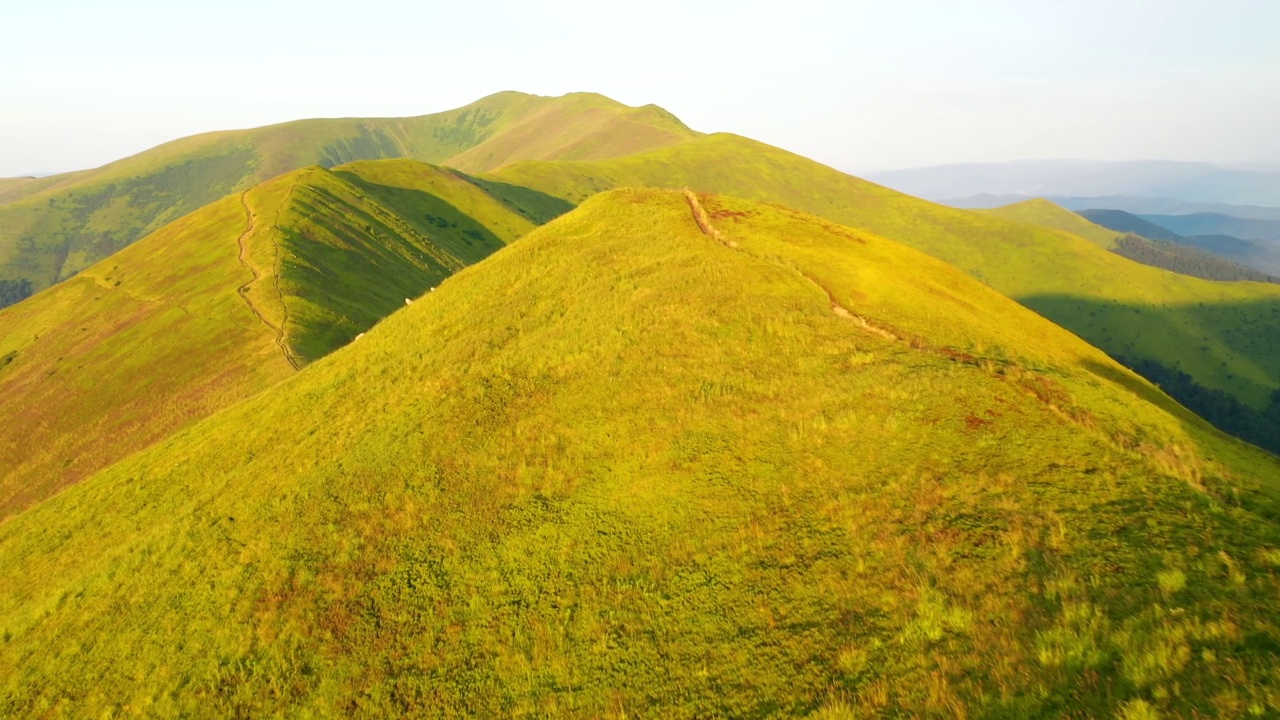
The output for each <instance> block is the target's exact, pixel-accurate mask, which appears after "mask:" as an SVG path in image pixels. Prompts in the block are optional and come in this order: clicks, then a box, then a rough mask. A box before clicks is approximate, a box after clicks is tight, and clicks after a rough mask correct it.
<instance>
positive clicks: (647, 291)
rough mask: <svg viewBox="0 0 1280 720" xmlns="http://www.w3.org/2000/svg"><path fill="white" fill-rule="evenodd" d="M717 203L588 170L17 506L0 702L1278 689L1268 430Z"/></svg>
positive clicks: (67, 712) (952, 705) (228, 709)
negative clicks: (517, 221)
mask: <svg viewBox="0 0 1280 720" xmlns="http://www.w3.org/2000/svg"><path fill="white" fill-rule="evenodd" d="M696 201H697V202H696V204H695V205H691V204H690V202H689V200H688V199H687V198H686V197H685V196H683V195H681V194H679V193H661V192H652V191H649V192H636V191H629V192H617V193H609V194H607V195H604V196H601V197H597V198H593V199H591V200H590V201H589V202H587V203H585V204H584V205H583V206H582V207H580V208H578V209H577V210H576V211H574V212H572V213H570V214H568V215H566V216H564V217H562V218H560V219H559V220H557V221H555V222H553V223H551V224H550V225H548V226H546V227H544V228H542V229H540V230H537V231H535V232H533V233H531V234H530V235H529V236H527V237H525V238H523V239H522V240H521V241H520V242H518V243H515V244H513V245H512V246H510V247H509V248H507V249H504V250H502V251H501V252H499V253H497V254H495V255H494V256H493V257H491V258H489V259H487V260H486V261H484V262H482V263H479V264H477V265H475V266H473V267H471V268H468V269H466V270H464V271H462V272H460V273H458V274H457V275H456V276H454V277H453V278H450V279H449V280H448V281H446V282H445V283H444V284H443V285H442V286H441V287H440V288H439V289H438V290H437V291H436V292H434V293H431V294H429V295H427V296H426V297H424V298H423V299H422V300H420V301H418V302H415V303H414V304H413V305H412V306H410V307H406V308H403V309H402V310H401V311H400V312H397V313H396V314H395V315H393V316H391V317H390V318H388V319H387V320H385V321H384V322H383V323H381V324H380V325H379V326H377V327H375V328H374V329H373V330H372V331H370V332H369V333H368V334H367V335H366V336H365V337H364V338H362V339H361V341H360V342H357V343H354V344H352V345H349V346H348V347H346V348H343V349H342V350H340V351H338V352H335V353H334V354H332V355H330V356H329V357H327V358H325V359H324V360H322V361H320V362H318V363H316V364H315V365H313V366H312V367H310V368H308V369H307V371H306V372H304V373H302V374H300V375H299V376H298V377H296V378H295V379H293V380H292V381H290V382H288V383H284V384H281V385H279V386H277V387H276V388H273V389H272V390H269V391H267V392H265V393H263V394H261V395H259V396H257V397H255V398H253V399H251V400H249V401H247V402H245V403H242V404H239V405H236V406H235V407H233V408H230V409H229V410H227V411H225V412H222V413H219V414H218V415H216V416H214V417H212V418H210V419H209V420H208V421H206V422H204V423H201V424H200V425H198V426H196V427H194V428H192V429H190V430H189V431H187V432H184V433H182V434H180V435H178V436H176V437H175V438H173V439H172V440H170V441H168V442H166V443H164V444H162V445H159V446H157V447H155V448H153V449H151V450H148V451H146V452H144V453H142V454H140V455H138V456H135V457H134V458H131V459H129V460H128V461H125V462H124V463H121V464H119V465H117V466H115V467H113V468H111V469H109V470H108V471H105V472H103V473H101V474H99V475H97V476H95V477H94V478H92V479H90V480H89V481H88V482H86V483H83V484H81V485H79V486H77V487H75V488H73V489H72V490H70V491H68V492H66V493H64V494H62V495H59V496H58V497H56V498H54V499H52V500H50V501H49V502H46V503H43V504H41V505H39V506H37V507H35V508H32V509H31V510H28V511H27V512H25V513H23V514H22V515H20V516H18V517H16V518H14V519H13V520H11V521H10V522H8V523H6V524H4V525H0V563H3V565H4V567H6V568H9V569H10V570H11V572H7V573H5V574H4V575H3V576H0V627H3V628H5V638H6V642H5V643H3V644H0V668H2V669H3V670H4V672H3V673H0V677H3V678H5V679H4V680H3V681H2V682H4V683H5V693H4V695H3V698H4V700H3V702H4V703H5V705H4V709H5V711H6V712H8V713H10V714H43V715H47V716H52V717H57V716H83V715H87V714H100V713H101V712H103V711H104V709H111V708H115V709H117V711H119V712H145V713H146V714H149V715H156V716H178V715H183V714H190V713H199V714H211V715H241V716H263V715H275V714H285V715H328V716H334V715H347V716H352V715H359V716H363V717H379V716H403V715H406V714H410V715H413V714H430V715H438V716H548V715H555V716H577V717H602V716H611V717H622V716H662V717H706V716H736V717H740V716H760V717H764V716H779V717H783V716H785V717H804V716H814V717H827V718H830V717H854V718H858V717H877V716H885V715H904V716H927V715H939V716H943V715H945V716H954V715H957V714H960V713H964V712H967V713H968V714H969V715H970V716H991V715H1006V716H1050V715H1064V714H1076V715H1082V716H1095V717H1109V716H1115V715H1121V714H1124V713H1126V712H1127V713H1130V714H1133V713H1138V712H1145V713H1147V714H1148V715H1150V714H1151V713H1156V712H1160V713H1166V714H1169V715H1172V716H1177V715H1180V714H1189V713H1192V712H1200V713H1219V714H1231V713H1232V712H1233V711H1234V710H1236V709H1241V708H1245V709H1247V708H1251V707H1252V708H1259V709H1261V710H1262V711H1263V712H1264V713H1265V712H1275V711H1280V695H1278V692H1280V690H1278V689H1277V686H1276V682H1277V670H1278V667H1277V662H1278V661H1277V658H1276V656H1275V655H1274V653H1273V652H1271V651H1270V649H1271V648H1274V647H1276V646H1277V644H1280V631H1278V630H1277V628H1276V626H1275V623H1274V619H1275V618H1274V607H1275V605H1276V603H1277V601H1280V597H1277V594H1278V592H1280V591H1278V589H1277V588H1278V587H1280V577H1278V576H1277V573H1278V572H1280V567H1278V566H1280V557H1277V555H1276V552H1277V551H1276V547H1277V546H1278V545H1280V529H1278V528H1277V526H1276V524H1275V521H1274V520H1271V519H1268V514H1273V513H1275V512H1276V510H1277V509H1278V507H1277V505H1276V501H1277V496H1276V490H1277V488H1276V486H1275V476H1276V472H1277V470H1280V467H1278V466H1277V464H1276V460H1275V459H1274V458H1269V457H1267V456H1265V455H1263V454H1261V453H1259V452H1257V451H1256V450H1253V449H1251V448H1249V447H1247V446H1244V445H1242V444H1239V443H1235V442H1233V441H1229V440H1227V439H1225V438H1223V437H1221V436H1220V435H1218V434H1216V433H1214V432H1212V431H1211V430H1209V429H1207V428H1206V427H1205V426H1204V425H1203V423H1201V422H1200V421H1199V420H1198V419H1196V418H1195V417H1194V416H1191V415H1190V414H1188V413H1186V412H1185V411H1183V410H1182V409H1181V408H1179V407H1178V406H1177V405H1175V404H1173V403H1171V402H1170V401H1169V400H1168V399H1167V398H1165V397H1164V396H1163V395H1161V394H1160V393H1159V392H1158V391H1156V390H1155V389H1154V388H1152V387H1151V386H1150V385H1148V384H1147V383H1145V382H1143V381H1142V380H1141V379H1139V378H1138V377H1136V376H1134V375H1132V374H1131V373H1128V372H1127V371H1125V370H1124V369H1123V368H1120V367H1119V366H1117V365H1115V364H1114V363H1113V362H1112V361H1110V360H1109V359H1108V358H1107V357H1106V356H1105V355H1103V354H1102V353H1100V352H1098V351H1097V350H1095V349H1094V348H1092V347H1090V346H1088V345H1086V344H1085V343H1083V342H1081V341H1080V340H1079V339H1078V338H1076V337H1074V336H1072V335H1070V334H1069V333H1066V332H1063V331H1062V330H1061V329H1060V328H1058V327H1056V326H1054V325H1052V324H1051V323H1049V322H1047V321H1044V320H1043V319H1041V318H1038V317H1037V316H1035V315H1034V314H1033V313H1031V312H1029V311H1027V310H1026V309H1024V308H1022V307H1019V306H1018V305H1016V304H1015V303H1013V302H1012V301H1010V300H1008V299H1007V298H1005V297H1003V296H1000V295H999V294H997V293H995V292H994V291H992V290H990V289H988V288H986V287H984V286H982V285H981V284H979V283H976V282H974V281H973V280H972V279H971V278H969V277H968V276H966V275H964V274H963V273H960V272H957V271H956V270H954V269H953V268H950V267H948V266H946V265H944V264H943V263H941V262H938V261H936V260H934V259H932V258H929V257H927V256H924V255H922V254H920V253H918V252H915V251H912V250H910V249H907V248H905V247H903V246H900V245H897V244H895V243H891V242H888V241H885V240H883V239H880V238H878V237H875V236H873V235H870V234H866V233H862V232H859V231H853V230H849V229H847V228H842V227H839V226H835V225H832V224H831V223H830V222H828V221H824V220H820V219H817V218H813V217H810V216H805V215H801V214H799V213H795V212H793V211H789V210H786V209H784V208H778V207H775V206H765V205H757V204H752V203H747V202H742V201H737V200H726V199H717V198H713V197H702V198H700V199H696ZM568 298H572V301H568V300H567V299H568ZM658 419H660V421H659V422H655V420H658ZM89 517H91V518H92V521H91V522H86V518H89ZM107 628H110V629H111V631H110V632H104V631H105V630H106V629H107ZM90 638H92V641H90V640H89V639H90ZM1170 688H1177V692H1171V691H1170Z"/></svg>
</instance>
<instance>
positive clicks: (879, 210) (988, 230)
mask: <svg viewBox="0 0 1280 720" xmlns="http://www.w3.org/2000/svg"><path fill="white" fill-rule="evenodd" d="M495 177H498V178H501V179H503V180H506V181H508V182H511V183H514V184H517V185H525V186H528V187H531V188H536V189H538V190H542V191H543V192H546V193H548V194H551V195H555V196H557V197H561V198H564V199H566V200H568V201H571V202H580V201H581V200H583V199H584V198H586V197H589V196H590V195H592V194H593V193H596V192H600V191H602V190H606V189H609V188H613V187H626V186H648V187H654V186H656V187H682V186H689V187H693V188H696V189H698V190H704V191H708V192H722V193H727V194H732V195H736V196H739V197H744V198H748V199H756V200H767V201H773V202H780V203H783V204H785V205H788V206H791V207H795V208H798V209H801V210H805V211H807V212H812V213H814V214H817V215H820V216H822V217H825V218H828V219H830V220H834V221H836V222H840V223H844V224H847V225H850V226H853V227H858V228H863V229H866V230H869V231H871V232H875V233H879V234H880V235H883V236H884V237H888V238H891V239H894V240H897V241H899V242H903V243H905V244H907V245H910V246H912V247H915V248H918V249H920V250H923V251H925V252H926V253H928V254H930V255H933V256H934V257H937V258H940V259H942V260H945V261H946V262H949V263H951V264H953V265H955V266H956V267H959V268H961V269H963V270H966V271H968V272H969V273H970V274H972V275H973V276H974V277H976V278H978V279H980V280H982V281H983V282H985V283H987V284H989V285H991V286H992V287H994V288H995V289H997V290H999V291H1000V292H1002V293H1004V294H1006V295H1008V296H1010V297H1013V298H1015V299H1017V300H1018V301H1020V302H1022V303H1023V304H1024V305H1026V306H1028V307H1030V308H1032V309H1034V310H1036V311H1037V312H1039V313H1041V314H1043V315H1044V316H1046V317H1048V318H1049V319H1051V320H1053V321H1054V322H1056V323H1058V324H1060V325H1062V326H1063V327H1065V328H1067V329H1068V330H1071V331H1072V332H1074V333H1076V334H1077V335H1080V336H1081V337H1083V338H1084V339H1085V340H1088V341H1089V342H1090V343H1092V344H1094V345H1096V346H1098V347H1100V348H1102V349H1104V350H1106V351H1107V352H1109V353H1112V354H1114V355H1119V356H1123V357H1126V358H1132V359H1139V358H1147V359H1152V360H1157V361H1159V362H1160V363H1162V364H1164V365H1166V366H1169V367H1174V368H1177V369H1178V370H1181V371H1183V372H1186V373H1187V374H1189V375H1190V376H1192V377H1193V378H1194V379H1195V380H1196V382H1198V383H1200V384H1201V385H1204V386H1207V387H1210V388H1217V389H1221V390H1223V391H1225V392H1227V393H1229V394H1231V395H1233V396H1235V397H1237V398H1238V399H1240V400H1241V401H1242V402H1244V403H1246V404H1248V405H1250V406H1253V407H1256V408H1261V407H1265V406H1266V404H1267V402H1268V399H1269V398H1270V396H1271V393H1272V392H1273V391H1275V390H1276V389H1277V388H1280V286H1276V285H1267V284H1261V283H1247V282H1234V283H1223V282H1212V281H1207V280H1200V279H1198V278H1193V277H1188V276H1185V275H1178V274H1175V273H1172V272H1169V271H1166V270H1160V269H1157V268H1153V267H1149V266H1146V265H1141V264H1139V263H1136V262H1133V261H1131V260H1128V259H1126V258H1123V257H1120V256H1119V255H1116V254H1115V253H1112V252H1109V251H1107V250H1106V249H1105V248H1103V247H1101V246H1100V245H1098V244H1096V243H1095V242H1090V241H1089V240H1086V239H1083V238H1080V237H1077V236H1074V235H1071V234H1070V233H1064V232H1061V231H1059V230H1054V229H1051V228H1044V227H1039V226H1037V225H1030V224H1026V223H1022V222H1011V221H1009V220H1006V219H1004V218H1001V217H996V216H993V215H990V214H985V213H980V212H972V211H967V210H958V209H955V208H949V207H945V206H942V205H935V204H933V203H929V202H926V201H924V200H919V199H917V198H913V197H910V196H908V195H903V194H901V193H898V192H895V191H893V190H889V189H888V188H884V187H880V186H878V185H875V184H873V183H869V182H866V181H864V180H860V179H858V178H855V177H851V176H849V175H845V174H844V173H841V172H839V171H836V170H833V169H831V168H829V167H826V166H824V165H821V164H819V163H816V162H813V161H811V160H808V159H805V158H802V157H800V156H798V155H794V154H791V153H788V152H785V151H782V150H779V149H777V148H773V147H770V146H768V145H764V144H762V143H758V142H755V141H752V140H748V139H746V138H742V137H738V136H734V135H729V134H715V135H708V136H703V137H700V138H697V139H694V140H690V141H688V142H685V143H681V144H679V145H674V146H671V147H668V148H664V149H660V150H655V151H652V152H647V153H640V154H637V155H633V156H628V157H624V158H616V159H612V160H603V161H596V162H537V161H529V162H522V163H516V164H514V165H511V166H509V167H508V168H506V169H504V170H502V171H501V172H499V173H497V174H496V175H495Z"/></svg>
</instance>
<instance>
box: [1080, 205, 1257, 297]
mask: <svg viewBox="0 0 1280 720" xmlns="http://www.w3.org/2000/svg"><path fill="white" fill-rule="evenodd" d="M1080 214H1081V215H1082V216H1084V217H1087V218H1090V219H1091V220H1093V221H1094V222H1097V223H1098V224H1100V225H1104V226H1106V227H1108V228H1111V229H1114V230H1118V231H1121V232H1124V233H1130V234H1136V235H1140V236H1142V237H1143V238H1146V239H1149V240H1155V241H1157V243H1158V244H1156V245H1154V246H1153V245H1149V244H1147V243H1142V242H1131V243H1130V248H1129V252H1131V253H1132V254H1130V255H1126V257H1132V259H1134V260H1136V261H1138V262H1148V260H1150V261H1152V262H1149V263H1148V264H1156V265H1157V267H1167V268H1168V269H1170V270H1173V271H1175V272H1186V270H1185V269H1184V268H1189V269H1194V270H1195V272H1190V273H1189V274H1191V275H1195V276H1196V277H1205V278H1208V279H1210V280H1253V281H1255V282H1269V281H1270V280H1268V277H1269V276H1275V275H1280V244H1277V243H1271V242H1261V241H1254V240H1243V239H1241V238H1239V237H1232V236H1229V235H1221V234H1217V235H1179V234H1178V233H1176V232H1174V231H1173V230H1170V229H1169V228H1167V227H1165V226H1162V225H1157V224H1155V223H1153V222H1150V221H1148V220H1147V219H1145V218H1144V217H1139V216H1137V215H1133V214H1130V213H1127V212H1123V211H1120V210H1081V211H1080ZM1167 217H1173V216H1167ZM1219 217H1220V216H1219ZM1241 222H1259V223H1264V222H1266V221H1261V220H1257V221H1253V220H1250V221H1241ZM1170 245H1176V246H1175V247H1170ZM1177 246H1182V247H1185V248H1187V249H1186V250H1182V249H1179V247H1177ZM1119 250H1120V248H1117V251H1119ZM1196 250H1198V251H1201V252H1200V253H1197V252H1195V251H1196ZM1202 253H1211V254H1213V255H1217V256H1218V257H1220V258H1224V259H1226V260H1228V261H1231V262H1232V263H1234V264H1236V265H1243V266H1246V267H1247V268H1251V269H1252V270H1253V272H1252V273H1251V274H1243V273H1241V272H1240V270H1239V268H1234V269H1233V268H1232V267H1230V266H1227V265H1222V264H1220V263H1210V262H1207V261H1206V260H1205V259H1204V258H1203V257H1199V255H1200V254H1202ZM1121 254H1122V255H1123V254H1125V253H1124V252H1121ZM1162 262H1163V263H1165V265H1160V264H1159V263H1162Z"/></svg>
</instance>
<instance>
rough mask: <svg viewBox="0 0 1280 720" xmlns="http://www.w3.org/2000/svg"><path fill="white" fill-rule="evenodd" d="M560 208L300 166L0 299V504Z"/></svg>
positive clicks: (404, 171)
mask: <svg viewBox="0 0 1280 720" xmlns="http://www.w3.org/2000/svg"><path fill="white" fill-rule="evenodd" d="M491 192H493V193H494V194H491ZM246 204H247V206H248V207H249V208H250V209H251V210H252V211H253V215H254V223H253V228H252V232H247V230H248V229H249V222H248V219H249V218H248V214H247V212H246V209H245V205H246ZM557 208H558V209H560V210H563V209H564V203H562V202H558V201H554V200H552V199H547V198H545V197H541V196H539V195H537V193H534V192H532V191H527V190H520V191H519V192H514V191H512V190H511V189H509V188H506V187H505V186H502V185H499V184H495V183H483V184H478V183H477V182H475V181H472V180H471V179H469V178H468V177H467V176H464V175H461V174H459V173H456V172H454V171H450V170H444V169H440V168H437V167H434V166H430V165H426V164H423V163H419V162H415V161H410V160H387V161H369V162H358V163H353V164H349V165H344V166H341V167H339V168H336V169H335V170H332V171H330V170H326V169H324V168H320V167H312V168H305V169H303V170H299V171H296V172H293V173H289V174H286V175H283V176H280V177H278V178H276V179H274V180H272V181H269V182H267V183H264V184H262V185H260V186H257V187H255V188H254V189H252V190H250V191H248V192H247V193H246V194H245V195H244V197H243V199H242V198H241V197H240V196H239V195H231V196H228V197H226V198H223V199H222V200H219V201H217V202H215V203H214V204H212V205H210V206H208V207H205V208H202V209H201V210H199V211H197V212H196V213H193V214H191V215H188V216H187V217H184V218H182V219H180V220H178V221H176V222H174V223H171V224H170V225H167V226H165V227H164V228H162V229H161V230H159V231H157V232H156V233H154V234H152V235H151V236H149V237H147V238H146V239H144V240H142V241H140V242H138V243H137V244H135V245H133V246H131V247H129V248H126V249H125V250H122V251H121V252H119V253H117V254H115V255H113V256H112V257H111V258H109V259H107V260H104V261H102V262H100V263H99V264H97V265H94V266H93V267H91V268H89V269H87V270H85V271H84V272H82V273H81V274H79V275H77V276H75V277H73V278H71V279H70V280H67V281H66V282H63V283H60V284H59V285H57V286H55V287H53V288H50V289H48V290H46V291H44V292H43V293H41V294H39V295H37V296H35V297H33V298H30V299H28V300H26V301H24V302H22V303H19V304H18V305H15V306H13V307H10V308H8V309H5V310H3V311H0V357H3V358H6V360H7V361H6V362H4V363H3V364H2V365H0V518H3V517H4V516H6V515H9V514H11V513H13V512H16V511H18V510H20V509H21V508H23V507H27V506H29V505H31V504H33V503H35V502H38V501H39V500H41V499H43V498H45V497H48V496H49V495H50V494H52V493H54V492H56V491H57V490H59V489H60V488H62V487H64V486H65V485H67V484H69V483H72V482H75V481H77V480H79V479H81V478H83V477H86V476H87V475H89V474H91V473H92V472H94V471H96V470H98V469H100V468H102V467H105V466H106V465H109V464H111V463H113V462H115V461H117V460H120V459H121V458H123V457H126V456H127V455H129V454H131V453H133V452H135V451H137V450H139V449H141V448H143V447H146V446H148V445H150V444H152V443H154V442H155V441H157V440H159V439H161V438H163V437H166V436H168V435H169V434H171V433H172V432H174V431H175V430H177V429H179V428H181V427H184V426H185V425H188V424H190V423H191V422H192V421H194V420H196V419H199V418H202V417H206V416H208V415H209V414H211V413H212V412H214V411H216V410H218V409H221V408H223V407H226V406H227V405H229V404H231V403H233V402H235V401H237V400H240V399H242V398H245V397H248V396H250V395H252V394H255V393H257V392H260V391H261V390H262V389H264V388H266V387H268V386H270V385H271V384H274V383H275V382H278V381H279V380H281V379H283V378H284V377H287V376H288V375H290V374H292V369H291V367H290V361H291V362H293V363H295V364H297V365H303V364H305V363H306V362H308V361H310V360H313V359H315V358H318V357H321V356H323V355H325V354H327V353H328V352H330V351H332V350H333V349H334V348H336V347H340V346H341V345H344V344H346V343H347V342H349V341H350V340H351V339H352V338H353V337H355V336H356V335H357V334H358V333H360V332H363V331H364V330H367V329H368V328H369V327H370V326H371V325H373V324H374V323H375V322H377V321H378V320H379V319H381V318H382V317H385V316H386V315H387V314H389V313H391V312H392V311H394V310H395V309H397V308H399V307H403V306H404V302H405V299H406V298H414V297H417V296H418V295H420V294H422V293H423V292H425V291H427V290H429V288H431V287H432V286H434V285H438V284H439V283H440V281H441V280H443V279H444V278H445V277H447V276H449V275H451V274H452V273H454V272H456V271H457V270H458V269H460V268H462V267H465V266H466V265H469V264H471V263H474V262H476V261H477V260H480V259H481V258H483V257H485V256H486V255H488V254H490V253H492V252H493V251H494V250H496V249H497V248H499V247H502V246H503V245H504V244H506V243H507V242H510V241H511V240H513V239H515V238H516V237H519V236H520V235H523V234H525V233H527V232H528V231H529V230H531V229H532V228H533V227H535V221H544V220H545V219H548V217H549V216H550V215H552V214H554V213H555V212H556V210H557ZM531 218H532V219H531ZM242 235H243V237H242ZM240 243H243V245H244V248H245V254H244V263H243V264H242V263H241V262H240V260H239V256H240V250H239V248H240ZM250 268H252V270H251V269H250ZM253 271H256V272H257V274H258V275H259V276H260V279H258V280H256V281H252V279H253V277H254V276H253V274H252V273H253ZM251 281H252V282H251ZM242 286H243V287H245V289H246V297H247V299H248V300H250V301H252V303H253V305H254V308H256V309H257V311H258V312H259V314H260V315H261V316H262V317H261V318H258V317H256V316H255V315H254V313H253V312H252V311H251V310H250V308H249V307H248V306H247V305H246V303H245V301H244V299H242V298H241V297H240V296H239V294H238V288H240V287H242ZM281 331H282V332H281ZM277 343H279V344H277ZM284 349H287V350H288V355H287V356H286V355H285V353H284V352H283V350H284Z"/></svg>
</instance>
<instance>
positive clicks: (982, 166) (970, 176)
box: [868, 160, 1280, 212]
mask: <svg viewBox="0 0 1280 720" xmlns="http://www.w3.org/2000/svg"><path fill="white" fill-rule="evenodd" d="M868 179H869V180H872V181H874V182H878V183H881V184H883V185H887V186H888V187H891V188H893V189H895V190H899V191H902V192H905V193H910V194H912V195H917V196H919V197H923V198H927V199H930V200H947V199H950V198H971V197H973V196H975V195H1003V196H1020V197H1021V198H1022V199H1026V198H1028V197H1050V198H1057V197H1073V196H1091V197H1098V196H1107V195H1120V196H1127V197H1142V198H1176V199H1178V200H1182V201H1185V202H1193V203H1225V204H1230V205H1262V206H1266V207H1277V206H1280V172H1277V171H1274V170H1260V169H1239V168H1227V167H1222V166H1219V165H1213V164H1210V163H1191V162H1173V161H1166V160H1153V161H1145V160H1144V161H1129V162H1094V161H1086V160H1025V161H1018V162H1007V163H968V164H958V165H937V166H932V167H922V168H910V169H905V170H892V171H889V172H881V173H875V174H872V175H869V176H868ZM1125 209H1127V208H1125ZM1130 212H1133V211H1130Z"/></svg>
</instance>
